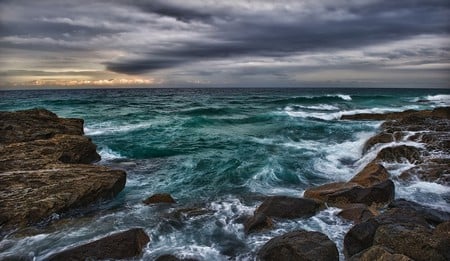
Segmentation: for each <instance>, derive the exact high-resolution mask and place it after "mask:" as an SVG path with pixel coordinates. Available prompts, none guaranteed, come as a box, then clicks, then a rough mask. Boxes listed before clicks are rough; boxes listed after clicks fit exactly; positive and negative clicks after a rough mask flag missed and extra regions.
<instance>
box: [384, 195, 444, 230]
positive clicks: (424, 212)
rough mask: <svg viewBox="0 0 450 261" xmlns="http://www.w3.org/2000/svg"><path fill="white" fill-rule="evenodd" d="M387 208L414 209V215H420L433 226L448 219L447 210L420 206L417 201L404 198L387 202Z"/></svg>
mask: <svg viewBox="0 0 450 261" xmlns="http://www.w3.org/2000/svg"><path fill="white" fill-rule="evenodd" d="M389 208H393V209H394V210H392V211H395V209H406V210H410V211H414V213H415V216H420V217H421V218H423V219H424V220H425V221H426V222H427V223H429V224H431V225H433V226H436V225H439V224H441V223H443V222H446V221H448V220H450V213H448V212H445V211H442V210H437V209H433V208H429V207H426V206H422V205H420V204H418V203H415V202H412V201H408V200H406V199H396V200H395V201H393V202H391V203H390V204H389Z"/></svg>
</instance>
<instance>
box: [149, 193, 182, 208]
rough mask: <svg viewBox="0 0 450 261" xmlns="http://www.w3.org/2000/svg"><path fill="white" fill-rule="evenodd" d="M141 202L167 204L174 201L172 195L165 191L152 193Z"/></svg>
mask: <svg viewBox="0 0 450 261" xmlns="http://www.w3.org/2000/svg"><path fill="white" fill-rule="evenodd" d="M143 202H144V204H146V205H150V204H159V203H168V204H171V203H176V201H175V199H173V198H172V196H171V195H170V194H167V193H160V194H154V195H152V196H150V197H148V198H147V199H146V200H144V201H143Z"/></svg>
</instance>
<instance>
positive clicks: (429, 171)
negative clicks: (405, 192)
mask: <svg viewBox="0 0 450 261" xmlns="http://www.w3.org/2000/svg"><path fill="white" fill-rule="evenodd" d="M399 178H400V179H402V180H410V179H417V178H418V179H420V180H424V181H428V182H436V183H439V184H443V185H446V186H450V160H447V159H443V160H441V161H438V162H436V161H433V160H429V161H427V162H425V163H423V164H419V165H416V166H414V167H412V168H410V169H407V170H405V171H403V172H402V173H401V174H400V176H399Z"/></svg>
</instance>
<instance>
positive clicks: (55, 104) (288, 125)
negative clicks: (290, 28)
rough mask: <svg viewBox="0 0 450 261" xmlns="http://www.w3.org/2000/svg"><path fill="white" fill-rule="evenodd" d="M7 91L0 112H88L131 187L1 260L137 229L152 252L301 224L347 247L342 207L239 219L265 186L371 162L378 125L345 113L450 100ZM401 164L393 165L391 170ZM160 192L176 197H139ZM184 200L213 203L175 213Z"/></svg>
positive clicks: (195, 251) (421, 94)
mask: <svg viewBox="0 0 450 261" xmlns="http://www.w3.org/2000/svg"><path fill="white" fill-rule="evenodd" d="M0 97H1V100H0V110H19V109H29V108H34V107H43V108H46V109H49V110H51V111H53V112H55V113H57V114H58V115H59V116H61V117H77V118H83V119H84V120H85V134H86V135H87V136H90V137H91V138H92V139H93V141H94V142H95V143H96V144H97V145H98V151H99V153H100V155H101V156H102V161H101V162H100V163H99V164H103V165H109V166H112V167H116V168H122V169H125V170H126V171H127V173H128V180H127V185H126V188H125V190H124V191H123V192H121V193H120V194H119V196H118V197H117V198H116V199H114V200H112V201H108V202H103V203H99V204H98V205H96V208H100V211H86V210H83V211H84V212H83V213H70V215H67V214H66V215H56V214H55V216H54V219H55V220H56V221H58V219H60V220H62V219H64V218H65V217H67V216H69V217H73V216H82V215H84V216H87V217H86V218H83V219H80V218H72V219H70V220H69V221H68V222H67V223H65V224H64V225H63V226H60V227H57V228H56V229H54V230H52V229H42V230H39V233H38V234H37V235H34V236H30V237H26V238H23V239H13V238H10V239H7V242H8V243H7V244H6V243H3V245H2V244H1V243H0V250H2V251H3V254H0V257H1V256H2V255H8V254H12V253H14V254H21V255H26V256H30V257H35V258H36V259H37V260H40V259H43V258H45V256H47V255H49V254H51V253H53V252H55V251H59V250H61V249H63V248H65V247H68V246H71V245H73V244H78V243H79V242H84V241H87V240H91V239H93V238H97V237H101V236H104V235H106V234H108V233H111V232H113V231H117V230H121V229H126V228H130V227H136V226H138V227H143V228H145V230H146V231H147V233H148V234H149V235H150V236H151V239H152V242H151V244H150V245H149V246H148V247H147V248H146V249H145V253H144V255H143V257H142V258H143V259H145V260H152V259H153V258H155V257H157V256H159V255H161V254H165V253H172V254H175V255H178V256H180V257H193V258H198V259H201V260H228V259H232V260H248V259H250V260H252V259H253V258H254V256H255V253H256V252H257V250H258V249H259V248H260V247H261V245H262V244H264V243H265V242H267V240H268V239H270V238H272V237H273V236H276V235H280V234H282V233H284V232H287V231H290V230H293V229H299V228H303V229H308V230H317V231H321V232H324V233H325V234H327V235H328V236H329V237H330V238H332V239H333V240H334V241H335V242H336V243H337V244H338V246H339V248H340V251H341V250H342V239H343V236H344V235H345V233H346V231H347V230H348V229H349V228H350V227H351V226H352V224H351V223H350V222H347V221H343V220H340V219H339V218H337V217H335V213H336V212H338V211H339V210H338V209H335V208H329V209H327V210H324V211H322V212H320V213H319V214H318V215H316V216H314V217H311V218H308V219H298V220H277V222H276V225H275V228H274V229H273V230H272V231H266V232H262V233H255V234H251V235H249V236H246V235H244V233H243V226H242V222H241V221H240V220H241V217H242V216H244V215H250V214H251V213H252V212H253V211H254V209H255V208H256V207H257V206H258V205H259V204H260V203H261V201H262V198H263V196H265V195H291V196H301V195H302V193H303V191H304V190H305V189H306V188H308V187H310V186H314V185H320V184H324V183H327V182H333V181H344V180H348V179H349V178H351V177H352V176H353V175H354V174H355V172H356V171H357V170H358V169H360V168H361V167H363V166H364V164H365V163H366V162H368V161H369V160H370V158H368V157H370V155H369V156H367V157H365V158H362V155H361V150H362V146H363V144H364V142H365V141H366V140H367V139H368V138H369V137H370V136H372V135H373V134H374V133H376V130H377V127H378V126H379V125H380V122H358V121H341V120H339V117H340V116H341V115H345V114H355V113H363V112H366V113H377V112H389V111H403V110H406V109H429V108H434V107H437V106H442V105H447V106H448V105H449V104H450V92H449V91H445V90H418V89H411V90H405V89H401V90H390V89H368V90H357V89H334V90H329V89H98V90H51V91H3V92H0ZM423 100H426V101H423ZM405 167H408V166H407V165H401V164H400V165H399V166H394V167H393V166H390V168H391V169H392V172H391V174H393V175H396V174H398V173H400V171H401V169H402V168H405ZM396 185H397V187H396V192H397V197H406V198H408V199H410V200H414V201H417V202H420V203H423V204H428V205H432V206H433V207H437V208H441V209H446V210H449V207H448V206H449V198H450V195H449V192H448V189H447V187H443V186H441V185H437V184H433V183H426V182H415V183H411V184H396ZM161 192H163V193H170V194H171V195H172V196H173V197H174V198H175V199H176V200H177V204H176V205H175V206H171V207H167V206H166V207H149V206H144V205H143V204H142V203H141V202H142V200H143V199H145V198H146V197H147V196H150V195H152V194H154V193H161ZM181 208H203V209H206V210H207V211H206V213H204V214H202V215H199V216H195V217H183V216H181V217H179V216H176V215H175V214H173V211H176V210H178V209H181ZM56 223H57V222H56ZM5 242H6V241H5ZM5 245H6V246H5ZM0 252H1V251H0Z"/></svg>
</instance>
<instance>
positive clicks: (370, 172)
mask: <svg viewBox="0 0 450 261" xmlns="http://www.w3.org/2000/svg"><path fill="white" fill-rule="evenodd" d="M388 179H389V173H388V172H387V170H386V169H385V168H384V167H383V165H381V164H377V163H374V162H371V163H369V164H367V166H365V167H364V169H363V170H361V171H360V172H359V173H358V174H356V175H355V176H354V177H353V178H352V179H351V180H350V181H349V182H352V183H356V184H358V185H361V186H363V187H366V188H367V187H370V186H373V185H376V184H378V183H381V182H384V181H386V180H388Z"/></svg>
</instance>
